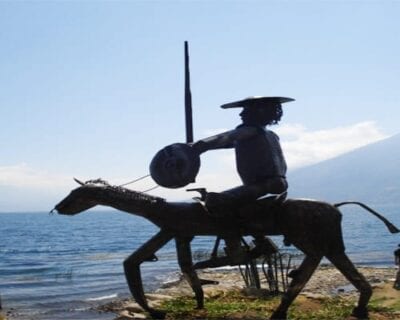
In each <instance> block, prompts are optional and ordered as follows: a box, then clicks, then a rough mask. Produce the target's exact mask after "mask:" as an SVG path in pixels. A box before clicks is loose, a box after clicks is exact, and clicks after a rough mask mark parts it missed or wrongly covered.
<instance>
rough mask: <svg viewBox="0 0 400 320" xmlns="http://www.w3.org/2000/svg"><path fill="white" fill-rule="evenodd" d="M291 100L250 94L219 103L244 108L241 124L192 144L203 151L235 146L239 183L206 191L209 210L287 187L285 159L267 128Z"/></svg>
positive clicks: (215, 209)
mask: <svg viewBox="0 0 400 320" xmlns="http://www.w3.org/2000/svg"><path fill="white" fill-rule="evenodd" d="M290 101H294V99H291V98H284V97H251V98H247V99H244V100H241V101H236V102H232V103H228V104H224V105H222V106H221V107H222V108H224V109H226V108H243V111H242V112H241V113H240V117H241V118H242V124H241V125H239V126H238V127H236V128H235V129H234V130H231V131H227V132H224V133H221V134H218V135H215V136H212V137H209V138H206V139H202V140H199V141H197V142H195V143H194V144H193V146H192V147H193V149H194V150H195V151H196V152H197V153H198V154H202V153H204V152H206V151H208V150H215V149H226V148H234V149H235V154H236V168H237V171H238V173H239V175H240V178H241V180H242V182H243V185H242V186H239V187H236V188H233V189H230V190H226V191H224V192H221V193H215V192H209V193H208V194H207V196H206V199H205V202H206V206H207V207H208V208H209V210H210V211H215V213H216V214H219V212H218V211H220V210H221V209H222V210H224V207H229V208H235V207H237V206H238V205H243V204H245V203H248V202H250V201H254V200H256V199H258V198H260V197H262V196H265V195H266V194H281V193H283V192H285V191H286V190H287V187H288V184H287V182H286V162H285V158H284V156H283V153H282V149H281V146H280V143H279V138H278V136H277V135H276V134H275V133H274V132H272V131H270V130H267V129H266V126H269V125H273V124H277V123H278V122H279V121H280V120H281V117H282V106H281V104H282V103H284V102H290Z"/></svg>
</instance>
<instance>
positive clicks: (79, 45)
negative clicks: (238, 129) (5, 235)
mask: <svg viewBox="0 0 400 320" xmlns="http://www.w3.org/2000/svg"><path fill="white" fill-rule="evenodd" d="M399 12H400V1H385V0H379V1H319V0H315V1H168V0H165V1H4V0H3V1H0V43H1V46H0V88H1V89H0V212H17V211H41V210H45V211H46V210H50V209H52V207H53V206H54V205H55V204H56V203H57V202H58V201H60V200H61V199H62V198H63V197H65V196H66V195H67V194H68V192H69V191H70V190H71V189H73V188H75V187H77V184H76V183H75V182H74V181H73V179H72V178H73V177H76V178H78V179H81V180H89V179H94V178H100V177H101V178H103V179H105V180H107V181H109V182H110V183H111V184H122V183H124V182H128V181H130V180H133V179H135V178H138V177H141V176H144V175H146V174H148V172H149V163H150V161H151V159H152V158H153V156H154V155H155V153H156V152H157V151H158V150H160V149H161V148H163V147H164V146H166V145H169V144H172V143H176V142H184V141H185V126H184V111H183V110H184V109H183V108H184V51H183V47H184V41H185V40H187V41H189V48H190V72H191V90H192V98H193V122H194V137H195V140H197V139H201V138H205V137H207V136H209V135H212V134H216V133H219V132H222V131H225V130H229V129H232V128H234V127H235V126H236V125H238V124H239V123H240V118H239V117H238V113H239V110H238V109H228V110H223V109H221V108H220V105H221V104H224V103H227V102H232V101H235V100H239V99H242V98H245V97H248V96H254V95H260V96H287V97H292V98H294V99H296V101H295V102H291V103H288V104H285V105H284V116H283V118H282V121H281V123H280V124H279V125H278V126H276V127H273V128H271V129H272V130H274V131H275V132H276V133H277V134H279V136H280V137H281V143H282V147H283V149H284V152H285V155H286V158H287V162H288V165H289V170H296V169H297V168H301V167H302V166H305V165H311V164H313V163H317V162H319V161H323V160H325V159H329V158H332V157H335V156H337V155H340V154H342V153H345V152H348V151H351V150H353V149H355V148H358V147H360V146H363V145H366V144H369V143H373V142H375V141H379V140H381V139H384V138H387V137H390V136H392V135H395V134H397V133H399V131H400V130H399V129H398V120H399V118H400V117H399V116H400V110H399V105H400V92H399V80H400V61H399V59H398V57H399V56H400V20H399V19H398V15H399ZM201 161H202V165H201V169H200V172H199V175H198V177H197V183H196V184H193V185H190V186H189V187H200V186H202V187H207V188H208V189H209V190H210V191H220V190H223V189H226V188H229V187H232V186H236V185H238V184H240V180H239V178H238V175H237V173H236V170H235V159H234V156H233V152H232V150H224V151H213V152H208V153H206V154H204V155H202V158H201ZM154 185H155V183H154V182H153V181H152V180H151V178H147V179H144V180H143V181H141V182H140V183H136V184H133V185H130V186H129V187H130V188H132V189H135V190H139V191H141V190H145V189H148V188H150V187H153V186H154ZM151 193H152V194H156V195H160V196H164V197H167V198H168V199H172V200H176V199H186V198H190V197H191V196H192V195H191V194H189V193H187V192H185V188H182V189H174V190H171V189H164V188H158V189H156V190H154V191H152V192H151Z"/></svg>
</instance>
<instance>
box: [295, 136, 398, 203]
mask: <svg viewBox="0 0 400 320" xmlns="http://www.w3.org/2000/svg"><path fill="white" fill-rule="evenodd" d="M288 180H289V196H290V197H302V198H313V199H320V200H327V201H334V202H336V201H343V200H358V201H367V202H368V203H370V204H379V205H383V204H400V134H397V135H394V136H392V137H390V138H387V139H385V140H381V141H379V142H376V143H373V144H369V145H367V146H364V147H361V148H359V149H356V150H353V151H351V152H348V153H346V154H343V155H341V156H338V157H336V158H333V159H329V160H326V161H323V162H320V163H318V164H315V165H311V166H308V167H304V168H300V169H298V170H294V171H293V172H289V173H288Z"/></svg>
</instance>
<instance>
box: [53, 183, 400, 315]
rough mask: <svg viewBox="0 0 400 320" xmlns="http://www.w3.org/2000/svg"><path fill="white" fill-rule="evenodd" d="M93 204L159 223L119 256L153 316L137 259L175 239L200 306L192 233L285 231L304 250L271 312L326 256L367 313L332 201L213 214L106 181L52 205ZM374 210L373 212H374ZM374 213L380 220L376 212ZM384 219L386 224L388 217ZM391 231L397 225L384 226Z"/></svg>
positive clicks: (72, 209) (71, 208)
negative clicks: (136, 245)
mask: <svg viewBox="0 0 400 320" xmlns="http://www.w3.org/2000/svg"><path fill="white" fill-rule="evenodd" d="M96 205H105V206H111V207H113V208H116V209H118V210H122V211H125V212H128V213H132V214H135V215H139V216H142V217H144V218H146V219H148V220H149V221H151V222H152V223H154V224H155V225H157V226H158V227H159V228H160V231H159V232H158V233H157V234H156V235H155V236H154V237H153V238H151V239H150V240H149V241H148V242H146V243H145V244H144V245H143V246H142V247H140V248H139V249H138V250H137V251H135V252H134V253H133V254H132V255H131V256H130V257H128V258H127V259H126V260H125V261H124V269H125V275H126V278H127V282H128V285H129V288H130V291H131V292H132V295H133V296H134V298H135V299H136V301H137V302H138V303H139V304H140V305H141V306H142V307H143V308H144V309H145V310H146V311H148V312H149V313H150V314H151V315H152V316H153V317H154V318H161V317H163V316H164V314H163V313H162V312H159V311H157V310H154V309H152V308H150V307H149V306H148V304H147V301H146V298H145V296H144V291H143V286H142V279H141V275H140V264H141V263H142V262H144V261H147V260H149V259H152V258H154V253H155V252H156V251H157V250H159V249H160V248H161V247H163V246H164V245H165V244H166V243H167V242H168V241H170V240H171V239H175V241H176V248H177V254H178V262H179V265H180V267H181V270H182V272H183V274H184V276H185V278H186V279H187V280H188V282H189V284H190V285H191V287H192V289H193V291H194V293H195V297H196V301H197V306H198V307H199V308H202V307H203V300H204V299H203V290H202V281H201V280H200V279H199V278H198V277H197V274H196V271H195V267H194V266H193V263H192V255H191V249H190V241H191V240H192V238H193V237H194V236H201V235H214V236H219V237H223V238H224V237H230V236H245V235H253V236H255V235H284V237H285V240H286V241H288V242H290V243H291V244H293V245H294V246H296V247H297V248H298V249H300V250H301V251H303V252H304V253H305V259H304V261H303V262H302V264H301V265H300V267H299V268H298V270H297V272H296V275H295V276H294V278H293V280H292V282H291V284H290V286H289V289H288V291H287V292H286V293H285V295H284V296H283V298H282V300H281V303H280V305H279V306H278V308H277V310H276V311H275V312H274V314H273V315H272V317H271V318H272V319H285V318H286V313H287V309H288V308H289V306H290V304H291V303H292V301H293V300H294V299H295V298H296V296H297V295H298V294H299V292H300V291H301V290H302V289H303V287H304V286H305V284H306V283H307V281H308V280H309V279H310V277H311V275H312V274H313V273H314V271H315V269H316V268H317V266H318V264H319V262H320V261H321V259H322V258H323V257H324V256H325V257H326V258H328V259H329V260H330V261H331V262H332V263H333V265H334V266H335V267H337V268H338V269H339V270H340V272H342V273H343V275H344V276H345V277H346V278H347V279H348V280H349V281H350V282H351V283H352V284H353V285H354V286H355V287H356V288H357V290H358V291H359V292H360V298H359V302H358V305H357V307H356V308H354V310H353V315H354V316H356V317H359V318H366V317H367V315H368V311H367V304H368V301H369V298H370V296H371V294H372V289H371V286H370V285H369V283H368V282H367V281H366V280H365V278H364V277H363V276H362V275H361V274H360V273H359V272H358V271H357V269H356V268H355V267H354V265H353V263H352V262H351V261H350V260H349V258H348V257H347V256H346V254H345V247H344V243H343V238H342V229H341V217H342V215H341V213H340V211H339V210H338V209H337V208H336V207H335V206H334V205H331V204H328V203H325V202H319V201H313V200H295V199H289V200H285V201H282V202H279V203H277V202H273V201H271V200H269V199H262V200H258V201H256V202H254V203H251V204H249V205H246V206H243V207H241V208H238V209H237V210H236V211H237V212H236V214H235V216H234V217H233V216H232V217H225V218H221V217H220V218H217V217H215V216H213V215H210V214H209V213H208V212H207V211H206V210H205V209H204V207H203V206H202V205H201V204H200V203H186V202H167V201H165V200H164V199H162V198H158V197H153V196H150V195H146V194H143V193H138V192H135V191H131V190H127V189H124V188H120V187H112V186H109V185H93V184H86V185H83V186H81V187H79V188H77V189H75V190H73V191H72V192H71V193H70V195H69V196H67V197H66V198H65V199H64V200H62V201H61V202H60V203H59V204H57V205H56V207H55V209H56V210H57V211H58V212H59V213H61V214H67V215H73V214H76V213H79V212H82V211H84V210H87V209H89V208H91V207H94V206H96ZM374 214H375V215H378V216H379V214H377V213H375V212H374ZM379 218H381V219H384V218H382V217H380V216H379ZM385 223H387V224H388V222H387V221H385ZM389 228H391V231H392V232H398V230H397V229H396V228H395V227H394V226H392V225H389Z"/></svg>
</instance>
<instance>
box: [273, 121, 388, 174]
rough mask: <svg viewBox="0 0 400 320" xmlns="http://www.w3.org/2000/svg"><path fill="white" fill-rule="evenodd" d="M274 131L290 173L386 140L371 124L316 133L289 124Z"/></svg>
mask: <svg viewBox="0 0 400 320" xmlns="http://www.w3.org/2000/svg"><path fill="white" fill-rule="evenodd" d="M275 131H276V133H277V134H278V135H279V136H280V138H281V144H282V149H283V151H284V153H285V157H286V160H287V162H288V167H289V168H290V169H295V168H299V167H303V166H306V165H311V164H315V163H318V162H321V161H323V160H327V159H330V158H334V157H336V156H339V155H341V154H343V153H346V152H349V151H351V150H354V149H357V148H360V147H362V146H365V145H367V144H370V143H373V142H376V141H379V140H382V139H385V138H387V137H388V136H387V135H385V134H384V133H383V132H381V131H380V130H379V128H378V127H377V126H376V124H375V123H374V122H372V121H366V122H361V123H356V124H354V125H351V126H346V127H337V128H331V129H326V130H317V131H311V130H308V129H307V128H305V127H304V126H302V125H299V124H293V125H290V124H289V125H282V126H281V127H278V128H277V130H275Z"/></svg>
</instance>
